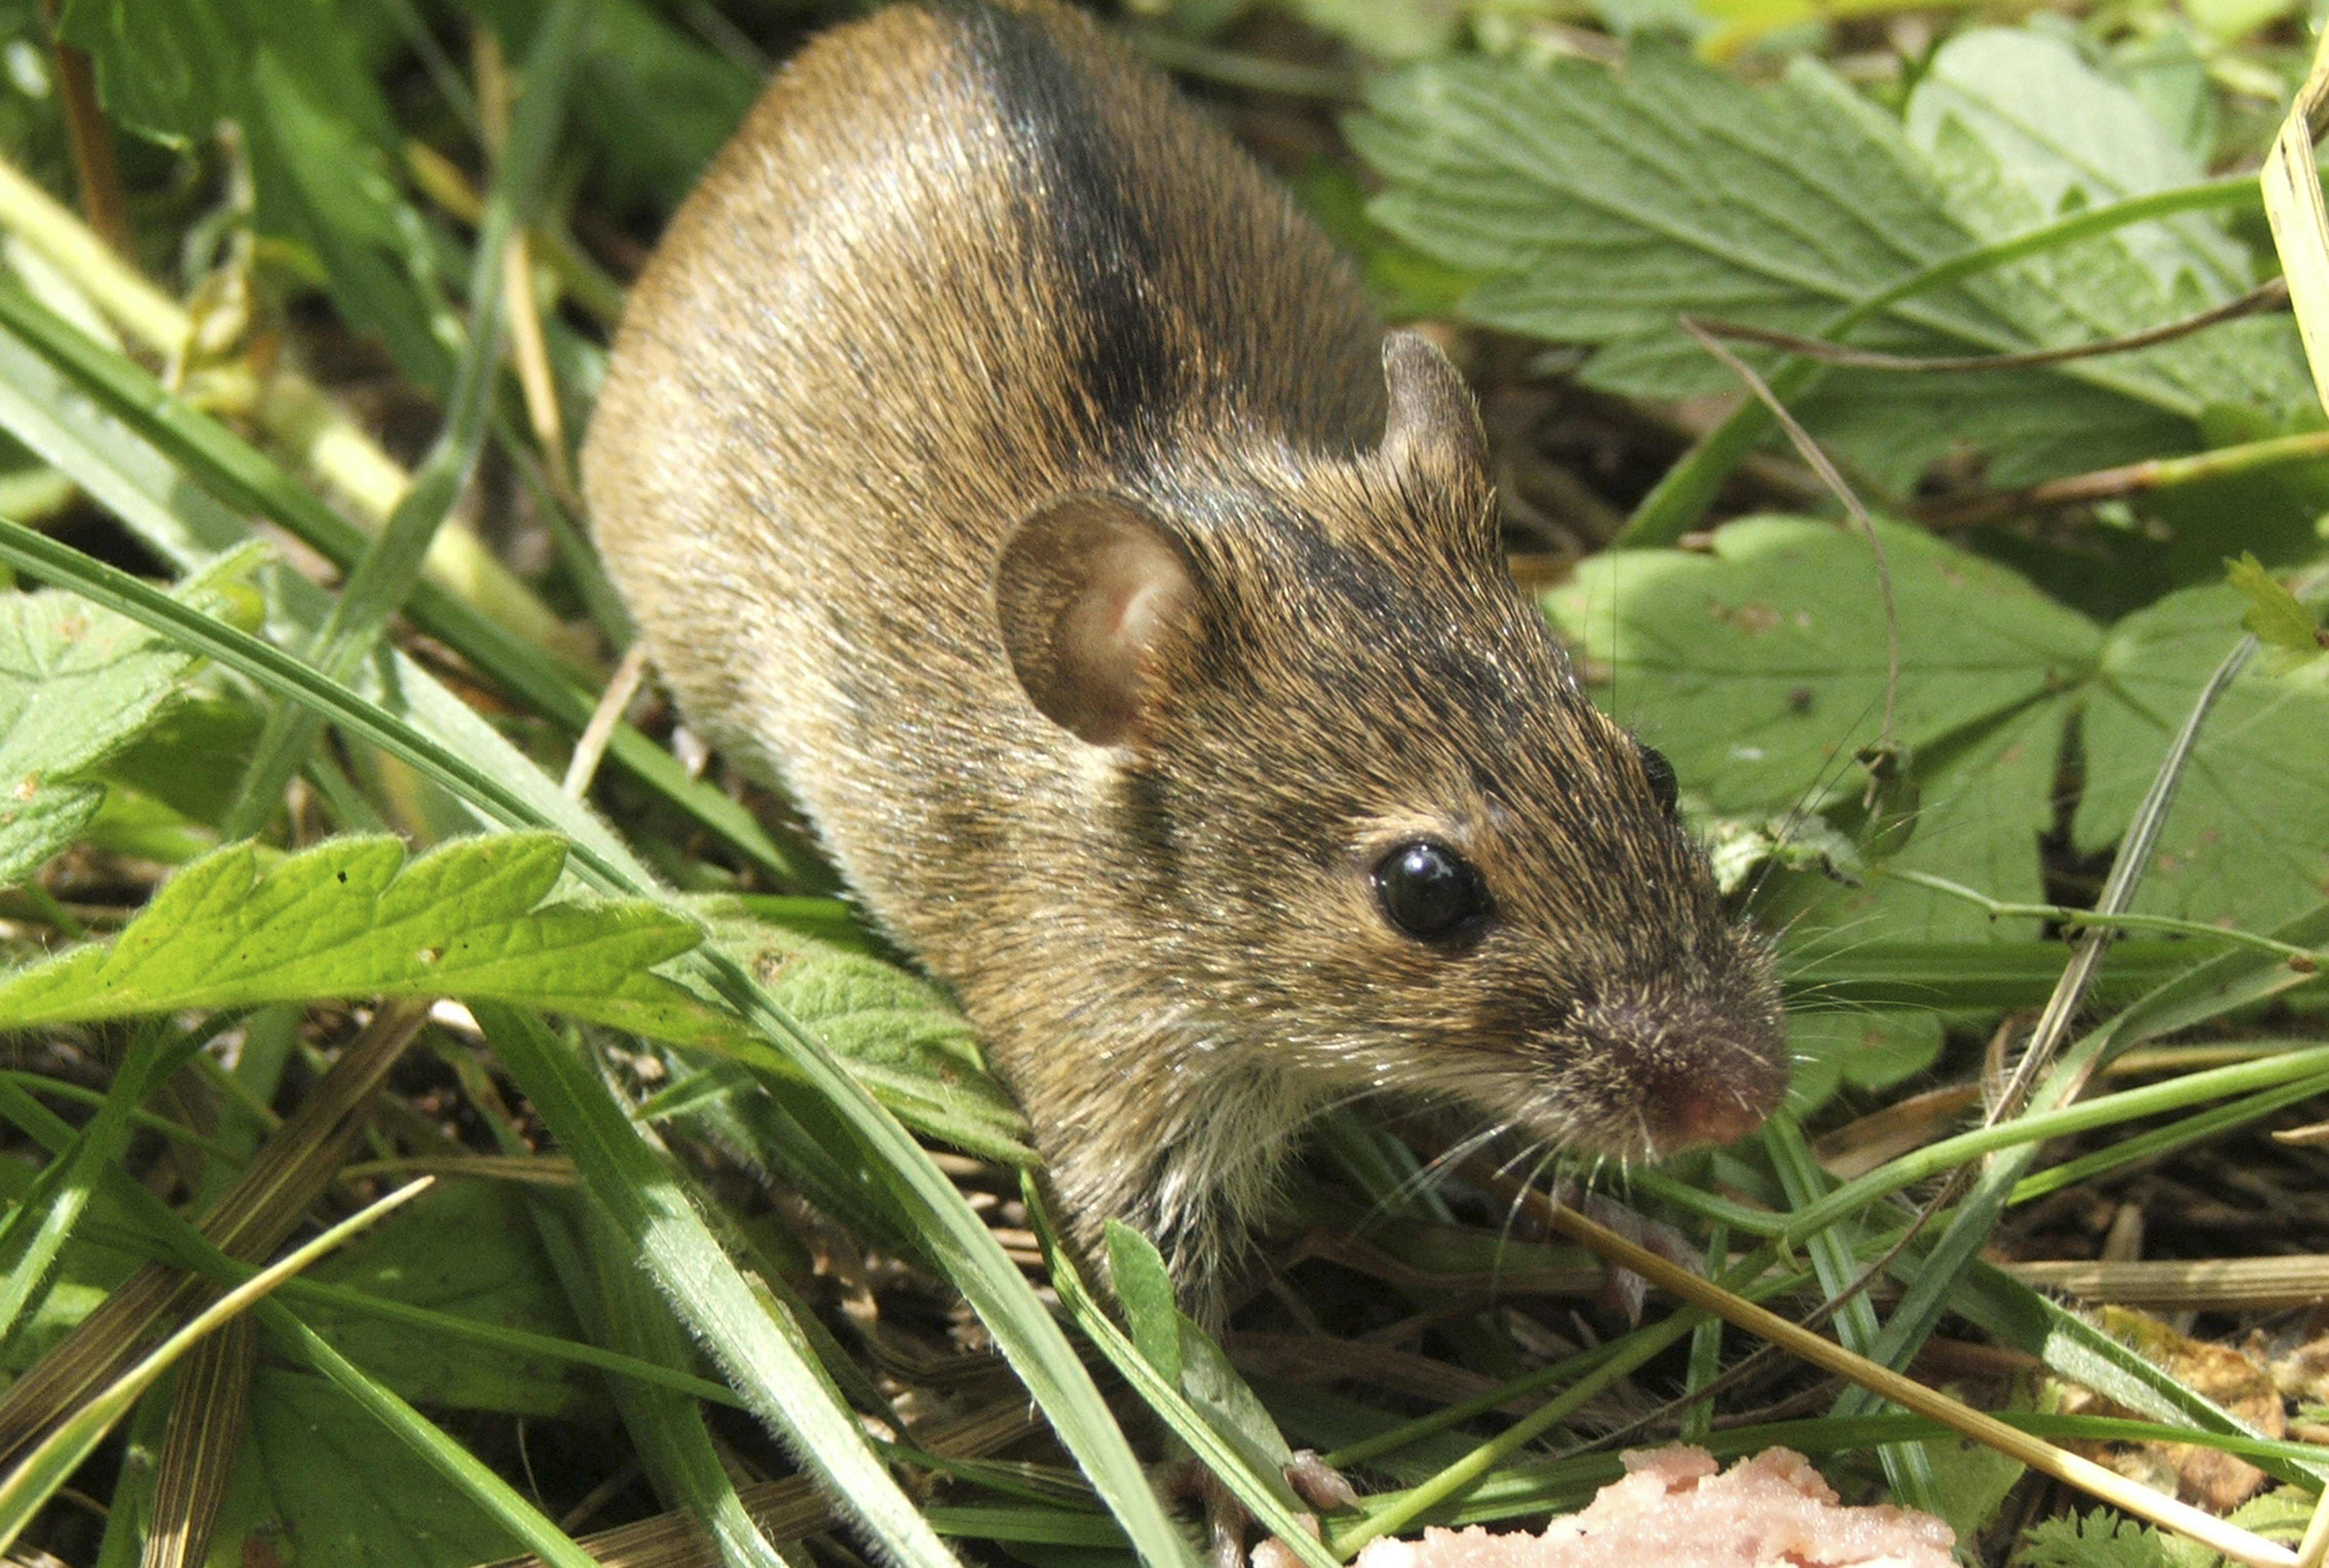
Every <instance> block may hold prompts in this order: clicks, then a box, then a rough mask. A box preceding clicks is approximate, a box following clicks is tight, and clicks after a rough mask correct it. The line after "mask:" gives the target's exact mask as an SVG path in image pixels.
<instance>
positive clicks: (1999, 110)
mask: <svg viewBox="0 0 2329 1568" xmlns="http://www.w3.org/2000/svg"><path fill="white" fill-rule="evenodd" d="M1905 126H1906V129H1907V132H1908V136H1909V140H1910V141H1911V142H1913V143H1915V144H1916V146H1918V147H1919V149H1920V150H1921V151H1923V152H1924V154H1925V155H1927V157H1928V158H1929V159H1931V160H1932V163H1933V165H1934V168H1935V170H1936V171H1937V173H1938V174H1939V176H1940V179H1941V190H1942V192H1943V195H1944V200H1945V201H1946V202H1947V205H1948V208H1949V211H1951V212H1952V213H1953V214H1954V215H1955V216H1956V217H1957V220H1958V221H1960V222H1962V223H1963V224H1964V225H1965V226H1966V229H1967V230H1970V231H1972V232H1973V233H1975V234H1976V235H1978V236H1979V237H1980V238H1981V239H1984V240H1985V241H1994V240H2001V239H2011V238H2013V236H2015V235H2018V234H2022V233H2025V232H2027V231H2029V230H2032V229H2035V228H2038V227H2040V226H2041V225H2042V224H2045V223H2047V222H2050V221H2053V220H2054V219H2056V218H2059V217H2060V216H2063V215H2064V214H2065V213H2068V212H2072V211H2079V210H2080V209H2082V208H2089V207H2098V206H2102V205H2105V204H2107V203H2109V202H2118V201H2123V200H2125V199H2126V198H2128V197H2132V196H2140V195H2145V194H2148V193H2151V192H2158V191H2164V190H2170V189H2173V188H2175V187H2177V186H2182V185H2188V184H2192V183H2197V182H2198V181H2200V180H2201V179H2202V178H2203V177H2204V175H2205V174H2206V172H2207V171H2206V170H2205V169H2204V168H2203V167H2202V165H2201V164H2200V161H2199V160H2198V159H2197V158H2196V157H2194V156H2193V155H2192V153H2191V152H2190V151H2189V150H2188V149H2187V148H2185V147H2184V146H2182V145H2181V144H2179V143H2178V142H2177V141H2176V140H2175V138H2174V137H2173V136H2172V135H2171V134H2170V133H2169V132H2168V130H2167V129H2166V127H2164V126H2162V125H2161V124H2160V123H2159V122H2158V121H2157V120H2156V119H2155V118H2153V117H2152V116H2151V115H2150V113H2149V112H2148V111H2146V110H2145V108H2143V106H2142V105H2141V104H2140V103H2139V102H2137V101H2136V98H2135V95H2134V94H2133V93H2131V92H2129V91H2128V90H2127V89H2126V88H2123V87H2121V86H2120V85H2119V84H2117V82H2114V81H2112V80H2109V79H2108V78H2107V77H2105V76H2103V75H2102V74H2101V73H2099V72H2098V71H2096V70H2092V69H2091V68H2089V66H2088V65H2087V64H2086V63H2085V62H2084V61H2081V60H2080V59H2079V56H2078V54H2077V53H2076V52H2074V51H2073V50H2072V49H2071V47H2070V44H2069V43H2067V42H2063V41H2062V40H2060V39H2058V38H2053V37H2049V36H2047V35H2045V34H2042V33H2032V32H2028V31H2023V30H2020V29H2006V28H1980V29H1975V31H1973V32H1970V33H1963V34H1961V35H1959V36H1958V37H1957V38H1954V39H1951V40H1950V41H1949V42H1947V44H1945V45H1944V46H1943V47H1942V48H1941V50H1940V51H1939V52H1938V54H1937V55H1936V56H1935V57H1934V61H1933V66H1932V69H1931V70H1929V71H1928V72H1927V73H1926V74H1925V75H1924V76H1923V77H1922V78H1920V79H1919V83H1918V87H1917V90H1916V91H1915V92H1914V93H1913V94H1911V95H1910V97H1909V106H1908V112H1907V115H1906V118H1905ZM2254 268H2255V261H2254V258H2251V257H2250V256H2249V252H2248V249H2247V248H2246V247H2244V246H2242V245H2240V244H2239V242H2237V241H2236V240H2234V239H2232V238H2231V237H2230V235H2229V234H2228V233H2227V232H2226V231H2225V230H2224V228H2223V226H2222V224H2221V222H2220V221H2218V220H2217V218H2216V217H2215V216H2214V215H2213V214H2212V213H2206V212H2186V213H2183V214H2181V215H2179V216H2176V217H2173V218H2165V219H2161V220H2157V221H2153V222H2148V223H2137V224H2133V225H2130V226H2128V227H2126V228H2124V229H2118V230H2113V231H2112V232H2110V233H2108V234H2103V235H2098V236H2096V237H2095V238H2092V239H2086V240H2082V241H2079V242H2078V243H2076V244H2073V245H2068V246H2062V247H2058V248H2055V249H2048V250H2044V251H2041V252H2039V253H2037V254H2035V255H2032V256H2028V257H2024V258H2021V259H2019V260H2016V261H2013V262H2012V263H2009V264H2008V265H2007V266H2005V267H2004V268H1997V269H1995V270H1994V271H1992V272H1990V273H1988V274H1985V276H1984V277H1981V278H1979V279H1977V280H1975V282H1974V283H1972V284H1971V285H1970V287H1971V288H1972V289H1973V291H1974V292H1975V293H1977V294H1978V295H1979V296H1981V297H1982V298H1983V299H1984V300H1985V301H1986V302H1987V303H1988V304H1989V305H1991V306H1992V307H1993V308H1994V309H1995V310H1996V311H1997V312H1998V314H2000V315H2004V316H2006V317H2008V318H2010V319H2012V320H2013V321H2014V322H2015V323H2016V324H2018V325H2019V326H2020V327H2021V329H2022V331H2023V333H2024V334H2026V335H2027V336H2028V337H2029V338H2030V339H2031V341H2032V342H2035V343H2079V342H2091V341H2095V340H2098V339H2104V338H2112V337H2119V336H2124V335H2126V334H2128V333H2136V332H2141V331H2144V330H2145V329H2148V328H2151V327H2155V326H2161V325H2164V324H2166V323H2168V322H2171V321H2173V320H2175V319H2176V318H2177V317H2179V316H2183V315H2191V314H2193V313H2194V312H2196V311H2199V310H2202V309H2204V308H2206V307H2207V306H2209V305H2220V304H2221V303H2223V302H2225V301H2226V300H2230V299H2231V298H2234V297H2236V296H2239V295H2240V294H2242V293H2244V292H2246V291H2247V290H2248V289H2249V287H2250V286H2252V283H2253V274H2254ZM2059 373H2060V374H2061V375H2064V376H2069V377H2071V378H2074V379H2077V380H2083V381H2087V382H2089V383H2091V384H2093V385H2096V386H2099V387H2104V388H2108V389H2111V390H2117V391H2119V392H2122V393H2124V394H2125V395H2126V396H2128V397H2130V398H2134V399H2139V400H2141V401H2143V402H2145V403H2147V404H2150V405H2152V406H2154V407H2156V408H2166V409H2169V410H2172V411H2174V412H2177V413H2181V414H2183V415H2185V416H2187V417H2192V418H2196V417H2197V416H2198V415H2199V414H2200V413H2201V412H2202V410H2203V409H2205V408H2208V407H2209V406H2211V405H2212V404H2220V403H2221V404H2233V405H2238V404H2248V405H2253V406H2256V407H2260V408H2267V409H2273V410H2282V411H2286V410H2293V409H2296V408H2302V407H2305V405H2306V403H2307V401H2308V399H2310V397H2311V389H2310V384H2309V382H2308V380H2307V379H2306V377H2305V370H2304V365H2303V362H2302V360H2301V359H2300V358H2299V355H2298V351H2297V345H2296V333H2295V332H2294V330H2293V329H2292V326H2291V324H2290V323H2289V321H2288V319H2287V317H2285V316H2280V317H2276V316H2255V317H2250V318H2249V319H2247V320H2244V321H2239V322H2232V323H2228V324H2224V325H2222V326H2219V327H2215V328H2212V329H2211V330H2210V331H2208V332H2205V333H2195V334H2193V335H2191V336H2188V337H2184V338H2181V339H2178V340H2177V341H2175V342H2173V343H2162V344H2159V345H2157V346H2155V347H2153V348H2148V349H2144V350H2141V351H2138V352H2134V353H2128V354H2113V355H2109V356H2107V357H2104V358H2099V359H2095V360H2088V361H2074V362H2072V363H2070V364H2068V365H2064V366H2061V367H2060V368H2059Z"/></svg>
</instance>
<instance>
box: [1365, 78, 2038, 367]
mask: <svg viewBox="0 0 2329 1568" xmlns="http://www.w3.org/2000/svg"><path fill="white" fill-rule="evenodd" d="M1368 108H1369V110H1370V112H1369V113H1368V114H1367V115H1365V116H1363V117H1359V118H1357V119H1354V120H1353V121H1352V122H1351V124H1350V127H1349V130H1350V134H1351V139H1352V141H1353V145H1354V146H1356V147H1357V148H1358V149H1359V151H1360V153H1361V154H1363V155H1364V156H1365V158H1366V159H1367V161H1368V162H1369V163H1371V164H1373V165H1374V166H1375V167H1376V168H1377V169H1378V170H1379V171H1381V173H1382V174H1383V175H1384V176H1385V178H1386V180H1387V182H1388V183H1387V186H1386V189H1385V190H1384V192H1383V194H1382V195H1381V197H1379V198H1378V199H1377V200H1376V202H1375V203H1374V205H1373V208H1372V211H1373V213H1374V215H1375V217H1376V219H1377V220H1378V221H1381V223H1382V224H1383V226H1384V227H1386V228H1388V229H1389V230H1391V232H1393V233H1394V234H1396V235H1398V236H1399V237H1400V238H1401V239H1405V240H1407V241H1409V242H1410V243H1411V244H1413V245H1415V246H1416V247H1417V248H1418V249H1421V250H1423V251H1424V252H1426V253H1427V254H1429V255H1431V256H1433V257H1435V258H1438V259H1439V260H1441V261H1443V262H1446V263H1448V264H1450V265H1452V266H1455V267H1458V268H1464V269H1466V270H1468V271H1472V272H1476V273H1479V274H1481V275H1484V276H1485V278H1486V281H1485V282H1484V283H1483V284H1482V285H1481V286H1480V287H1479V288H1478V289H1477V290H1476V291H1475V292H1474V293H1473V294H1472V295H1471V296H1470V297H1469V298H1468V299H1467V300H1466V303H1465V314H1466V315H1469V316H1471V317H1472V318H1473V319H1475V320H1476V321H1480V322H1483V323H1485V324H1490V325H1494V326H1499V327H1504V328H1506V329H1508V330H1512V331H1515V332H1523V333H1533V334H1534V335H1536V336H1539V337H1546V338H1552V339H1556V340H1560V341H1562V342H1568V343H1594V344H1598V345H1600V349H1601V352H1599V353H1598V354H1597V355H1596V356H1595V358H1594V359H1593V361H1591V363H1590V364H1589V366H1588V367H1587V370H1586V372H1585V375H1586V379H1587V380H1589V381H1591V382H1592V383H1593V384H1595V385H1597V386H1601V387H1605V388H1608V389H1609V390H1614V391H1623V392H1628V393H1633V394H1636V395H1640V396H1650V397H1673V396H1680V395H1684V394H1690V393H1699V392H1717V391H1729V390H1733V383H1732V382H1731V380H1730V376H1729V373H1728V372H1727V371H1723V370H1722V368H1721V366H1720V365H1718V364H1716V363H1715V362H1714V361H1712V360H1711V359H1710V358H1708V357H1707V355H1706V354H1705V353H1704V352H1702V350H1700V349H1699V348H1698V347H1697V345H1696V344H1694V343H1692V342H1691V341H1690V339H1689V338H1687V337H1685V336H1684V335H1683V333H1681V332H1680V331H1678V330H1677V329H1676V327H1675V326H1674V317H1675V315H1677V314H1679V313H1681V312H1683V311H1697V312H1702V313H1704V314H1708V315H1721V316H1726V317H1730V318H1733V319H1737V320H1742V321H1749V322H1753V323H1755V324H1759V325H1762V326H1768V327H1775V328H1778V329H1781V330H1784V331H1792V332H1797V333H1815V332H1818V331H1820V330H1821V329H1822V328H1823V326H1824V325H1825V324H1826V323H1827V322H1828V321H1829V320H1830V319H1831V318H1832V317H1834V316H1835V315H1838V314H1840V313H1841V312H1843V310H1845V309H1847V308H1849V307H1851V306H1852V305H1856V304H1857V303H1859V302H1860V301H1861V300H1862V299H1864V298H1865V297H1867V296H1871V295H1873V294H1875V293H1877V292H1879V291H1881V290H1882V289H1884V288H1887V287H1889V286H1892V285H1895V284H1898V283H1900V282H1902V281H1904V280H1906V279H1907V278H1909V277H1912V276H1914V275H1915V274H1916V273H1918V272H1919V271H1921V270H1922V269H1923V268H1926V267H1928V266H1929V265H1931V264H1932V263H1934V262H1936V261H1938V260H1940V259H1941V258H1945V257H1947V256H1952V255H1955V254H1957V252H1960V251H1963V250H1966V249H1970V248H1971V247H1972V245H1973V243H1974V241H1973V239H1972V237H1971V236H1970V235H1969V234H1968V233H1967V232H1966V230H1965V228H1964V227H1963V225H1962V224H1960V223H1959V222H1958V221H1957V220H1955V219H1954V218H1952V217H1951V216H1950V215H1949V214H1948V213H1947V211H1946V210H1945V209H1944V207H1943V205H1942V202H1941V198H1940V194H1939V192H1938V190H1937V189H1936V187H1935V184H1934V182H1933V179H1932V176H1931V174H1929V172H1928V170H1927V169H1926V167H1925V166H1924V163H1923V160H1922V159H1920V158H1919V156H1918V155H1917V154H1916V152H1915V151H1914V149H1913V148H1911V147H1910V146H1909V144H1908V142H1907V141H1906V139H1905V138H1904V137H1903V136H1901V134H1900V127H1899V126H1898V124H1897V123H1895V122H1894V121H1892V120H1891V119H1890V118H1888V117H1885V116H1883V115H1882V114H1881V113H1880V112H1878V111H1876V110H1874V109H1873V108H1870V107H1869V106H1868V105H1867V104H1865V103H1864V102H1862V100H1860V99H1857V98H1855V97H1854V96H1853V94H1852V92H1851V91H1850V89H1846V88H1844V87H1843V86H1842V85H1841V84H1840V83H1838V82H1836V81H1835V80H1834V78H1833V77H1831V76H1829V75H1828V74H1827V73H1826V72H1825V70H1822V69H1820V68H1818V67H1816V66H1814V65H1811V64H1809V63H1805V62H1799V63H1798V64H1797V66H1796V69H1794V70H1791V71H1790V73H1789V74H1788V76H1787V79H1786V80H1785V81H1784V82H1783V83H1781V84H1780V85H1779V86H1777V87H1776V88H1773V89H1768V90H1758V89H1751V88H1749V87H1748V86H1746V85H1745V84H1743V83H1741V82H1740V81H1739V80H1737V79H1735V78H1733V77H1731V76H1730V75H1729V74H1728V73H1726V72H1723V71H1721V70H1715V69H1714V68H1712V67H1711V66H1707V65H1702V64H1700V63H1699V62H1697V61H1693V60H1692V59H1690V58H1689V57H1687V56H1686V55H1683V54H1681V53H1679V52H1674V51H1673V50H1671V49H1668V48H1664V47H1659V46H1655V45H1651V46H1645V47H1642V48H1638V49H1636V51H1635V52H1633V54H1632V56H1631V57H1630V59H1629V60H1628V61H1627V65H1626V68H1625V70H1622V71H1614V70H1607V69H1604V68H1602V67H1600V66H1597V65H1590V64H1587V63H1585V62H1583V61H1577V60H1573V59H1571V60H1562V61H1557V62H1555V63H1553V64H1552V65H1551V66H1549V67H1544V68H1539V67H1536V66H1532V65H1529V64H1524V63H1523V62H1521V61H1513V60H1484V59H1476V58H1463V57H1448V58H1442V59H1438V60H1434V61H1429V62H1426V63H1424V64H1421V65H1418V66H1415V67H1413V68H1411V69H1410V70H1403V71H1400V72H1397V73H1394V74H1391V75H1389V76H1386V77H1383V78H1381V80H1378V81H1377V82H1376V83H1375V84H1374V85H1373V86H1372V87H1371V89H1369V93H1368ZM1886 320H1887V322H1888V323H1889V324H1891V336H1892V338H1893V340H1894V341H1895V342H1896V343H1901V344H1922V345H1926V346H1928V347H1929V346H1930V345H1931V344H1933V343H1934V342H1935V339H1934V336H1933V333H1935V332H1936V331H1938V332H1940V333H1946V334H1947V339H1948V340H1950V341H1955V342H1959V343H1986V344H1991V345H1993V346H2004V344H2006V343H2010V342H2012V341H2013V340H2014V338H2015V334H2014V333H2013V330H2012V328H2011V327H2010V326H2009V324H2006V323H2005V322H2004V321H2002V320H2000V319H1999V318H1997V317H1996V316H1995V315H1993V314H1991V313H1990V312H1989V311H1988V310H1987V309H1986V308H1985V307H1984V306H1983V305H1980V304H1979V303H1977V302H1976V301H1975V299H1974V298H1973V297H1972V296H1969V295H1968V294H1966V292H1965V291H1963V290H1962V289H1938V290H1935V291H1932V292H1930V293H1928V294H1924V295H1920V296H1917V297H1915V298H1912V299H1909V300H1904V301H1901V302H1900V303H1898V304H1896V305H1893V306H1892V307H1891V309H1890V311H1889V312H1888V313H1887V315H1886ZM1904 332H1905V333H1906V334H1907V335H1906V337H1905V338H1904V337H1903V335H1902V334H1903V333H1904ZM1750 357H1754V356H1750ZM1762 357H1764V358H1766V359H1768V355H1765V356H1762Z"/></svg>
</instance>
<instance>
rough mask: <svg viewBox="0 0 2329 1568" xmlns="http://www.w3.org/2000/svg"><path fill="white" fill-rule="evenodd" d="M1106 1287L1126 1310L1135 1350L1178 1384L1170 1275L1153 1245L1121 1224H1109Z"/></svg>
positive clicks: (1177, 1319) (1177, 1314)
mask: <svg viewBox="0 0 2329 1568" xmlns="http://www.w3.org/2000/svg"><path fill="white" fill-rule="evenodd" d="M1106 1234H1107V1236H1108V1283H1109V1284H1110V1285H1111V1286H1113V1287H1114V1288H1115V1291H1116V1299H1117V1303H1118V1304H1119V1305H1121V1306H1122V1307H1123V1308H1124V1320H1125V1322H1126V1323H1127V1325H1128V1326H1129V1327H1130V1328H1131V1329H1132V1343H1133V1347H1134V1348H1136V1349H1137V1350H1138V1351H1139V1352H1140V1354H1141V1356H1142V1357H1143V1358H1144V1359H1146V1361H1147V1363H1148V1365H1149V1366H1154V1367H1155V1368H1156V1370H1157V1372H1158V1374H1159V1375H1160V1376H1163V1377H1164V1378H1165V1381H1166V1382H1168V1383H1171V1384H1174V1385H1176V1386H1177V1385H1179V1383H1180V1381H1181V1310H1180V1308H1179V1307H1178V1306H1177V1305H1175V1304H1174V1300H1173V1276H1172V1275H1171V1274H1170V1273H1168V1272H1165V1259H1164V1255H1163V1254H1162V1253H1158V1252H1157V1250H1156V1244H1155V1243H1154V1242H1152V1241H1150V1240H1149V1239H1148V1238H1147V1237H1146V1236H1145V1235H1141V1234H1140V1233H1139V1232H1138V1231H1136V1230H1134V1229H1133V1228H1132V1227H1131V1226H1130V1225H1126V1224H1125V1223H1124V1222H1123V1221H1122V1220H1117V1219H1111V1220H1109V1221H1108V1226H1107V1233H1106Z"/></svg>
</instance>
